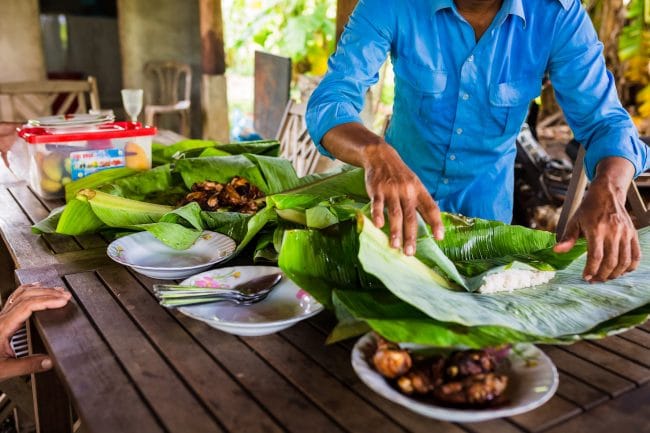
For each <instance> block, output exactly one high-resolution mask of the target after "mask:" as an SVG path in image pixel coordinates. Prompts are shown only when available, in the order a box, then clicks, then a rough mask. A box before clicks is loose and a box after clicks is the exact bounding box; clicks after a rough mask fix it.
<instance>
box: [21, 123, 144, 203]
mask: <svg viewBox="0 0 650 433" xmlns="http://www.w3.org/2000/svg"><path fill="white" fill-rule="evenodd" d="M155 134H156V128H154V127H143V126H142V125H141V124H140V123H137V122H114V123H105V124H103V125H98V126H92V127H88V128H84V127H81V128H69V127H68V128H61V129H58V128H47V127H31V126H25V127H23V128H21V129H20V130H19V131H18V136H19V137H20V138H21V139H22V140H23V142H24V147H26V149H27V152H22V153H23V154H24V157H26V158H28V161H27V162H28V166H29V182H30V184H31V185H32V188H33V189H34V190H35V191H36V192H37V193H38V194H39V195H40V196H41V197H43V198H48V199H49V198H60V197H63V196H64V195H65V194H64V188H63V187H64V186H65V184H67V183H68V182H71V181H73V180H77V179H81V178H82V177H85V176H88V175H89V174H92V173H95V172H97V171H101V170H108V169H111V168H117V167H129V168H133V169H136V170H146V169H149V168H151V141H152V139H153V136H154V135H155ZM21 165H22V166H25V165H24V164H21Z"/></svg>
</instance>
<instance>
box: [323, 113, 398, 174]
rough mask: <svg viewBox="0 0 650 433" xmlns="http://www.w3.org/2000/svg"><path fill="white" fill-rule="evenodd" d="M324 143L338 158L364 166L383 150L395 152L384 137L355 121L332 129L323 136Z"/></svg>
mask: <svg viewBox="0 0 650 433" xmlns="http://www.w3.org/2000/svg"><path fill="white" fill-rule="evenodd" d="M322 144H323V146H324V147H325V149H327V150H328V151H329V152H330V153H331V154H332V155H333V156H334V157H336V158H337V159H340V160H341V161H343V162H347V163H348V164H352V165H355V166H357V167H363V168H367V167H368V165H369V164H371V160H372V158H373V157H379V156H380V154H381V153H382V152H385V151H390V152H394V149H393V148H392V147H391V146H389V145H388V144H387V143H386V141H385V140H384V139H383V138H382V137H380V136H379V135H377V134H375V133H374V132H372V131H370V130H369V129H368V128H366V127H365V126H363V125H362V124H360V123H355V122H351V123H344V124H342V125H338V126H335V127H334V128H332V129H330V130H329V131H327V133H326V134H325V135H324V136H323V140H322Z"/></svg>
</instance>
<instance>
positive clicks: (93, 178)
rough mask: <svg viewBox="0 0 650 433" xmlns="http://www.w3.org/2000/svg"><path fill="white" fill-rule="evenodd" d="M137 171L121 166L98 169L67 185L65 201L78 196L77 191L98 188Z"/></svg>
mask: <svg viewBox="0 0 650 433" xmlns="http://www.w3.org/2000/svg"><path fill="white" fill-rule="evenodd" d="M136 173H139V172H138V171H137V170H133V169H132V168H126V167H119V168H112V169H110V170H102V171H98V172H96V173H93V174H90V175H88V176H86V177H82V178H81V179H77V180H75V181H72V182H70V183H68V184H67V185H66V186H65V201H66V202H69V201H70V200H73V199H74V198H75V197H76V196H77V193H78V192H79V191H81V190H82V189H96V188H98V187H100V186H101V185H105V184H108V183H111V182H114V181H116V180H118V179H121V178H124V177H127V176H132V175H134V174H136Z"/></svg>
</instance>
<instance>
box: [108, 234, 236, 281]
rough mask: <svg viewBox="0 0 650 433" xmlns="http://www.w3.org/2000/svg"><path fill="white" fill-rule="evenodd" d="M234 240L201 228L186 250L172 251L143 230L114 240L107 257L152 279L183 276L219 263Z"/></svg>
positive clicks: (224, 258)
mask: <svg viewBox="0 0 650 433" xmlns="http://www.w3.org/2000/svg"><path fill="white" fill-rule="evenodd" d="M235 246H236V245H235V241H233V240H232V239H231V238H229V237H228V236H226V235H222V234H221V233H215V232H210V231H204V232H203V234H202V235H201V236H200V237H199V238H198V239H197V240H196V242H194V245H192V246H191V247H190V248H188V249H186V250H175V249H173V248H171V247H168V246H167V245H165V244H164V243H162V242H161V241H159V240H158V239H157V238H156V237H155V236H154V235H152V234H151V233H149V232H147V231H144V232H138V233H134V234H132V235H128V236H124V237H122V238H119V239H116V240H114V241H113V242H111V244H110V245H109V246H108V251H107V252H108V256H109V257H110V258H111V259H113V260H115V261H116V262H118V263H120V264H123V265H125V266H129V267H131V268H132V269H133V270H134V271H136V272H139V273H141V274H143V275H146V276H148V277H151V278H158V279H162V280H175V279H179V278H186V277H188V276H190V275H194V274H196V273H198V272H201V271H204V270H206V269H208V268H209V267H210V266H212V265H214V264H216V263H219V262H222V261H224V260H226V259H227V258H229V257H230V256H232V255H233V253H234V252H235Z"/></svg>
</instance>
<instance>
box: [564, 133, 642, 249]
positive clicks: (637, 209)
mask: <svg viewBox="0 0 650 433" xmlns="http://www.w3.org/2000/svg"><path fill="white" fill-rule="evenodd" d="M584 159H585V149H584V147H582V146H580V149H579V150H578V155H577V156H576V160H575V163H574V165H573V173H572V174H571V182H569V188H568V190H567V194H566V198H565V199H564V204H563V205H562V211H561V212H560V219H559V220H558V223H557V229H556V233H557V235H558V237H559V238H561V237H562V236H563V235H564V232H565V231H566V228H567V224H568V223H569V220H570V219H571V217H572V216H573V214H574V213H575V212H576V210H578V207H579V206H580V203H582V199H583V198H584V196H585V192H586V190H587V186H588V184H589V181H588V180H587V174H586V172H585V166H584ZM642 176H643V175H642ZM627 201H628V204H629V205H630V210H631V212H630V213H631V215H632V217H634V219H635V220H636V225H637V227H645V226H648V225H650V212H649V211H648V209H647V207H646V204H645V202H644V201H643V198H642V197H641V194H640V193H639V188H638V187H637V184H636V182H635V181H632V184H631V185H630V189H629V190H628V192H627Z"/></svg>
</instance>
